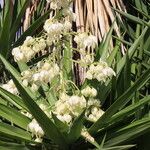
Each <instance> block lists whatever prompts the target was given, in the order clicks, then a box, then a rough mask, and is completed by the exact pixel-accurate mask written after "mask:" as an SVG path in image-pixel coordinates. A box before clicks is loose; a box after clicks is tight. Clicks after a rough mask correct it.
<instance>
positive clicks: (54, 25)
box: [43, 19, 64, 36]
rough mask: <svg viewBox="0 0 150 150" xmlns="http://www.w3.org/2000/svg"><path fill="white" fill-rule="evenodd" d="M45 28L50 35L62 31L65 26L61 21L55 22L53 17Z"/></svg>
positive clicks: (46, 23) (47, 21)
mask: <svg viewBox="0 0 150 150" xmlns="http://www.w3.org/2000/svg"><path fill="white" fill-rule="evenodd" d="M43 28H44V30H45V31H46V32H47V33H48V34H49V35H51V36H55V35H59V34H61V33H62V31H63V28H64V26H63V24H61V23H59V22H53V20H52V19H48V20H46V22H45V24H44V27H43Z"/></svg>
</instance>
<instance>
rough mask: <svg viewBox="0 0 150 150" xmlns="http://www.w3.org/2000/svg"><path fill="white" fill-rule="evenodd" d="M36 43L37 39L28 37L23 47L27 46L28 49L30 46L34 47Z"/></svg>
mask: <svg viewBox="0 0 150 150" xmlns="http://www.w3.org/2000/svg"><path fill="white" fill-rule="evenodd" d="M34 42H35V39H34V38H33V37H31V36H27V37H26V40H25V41H24V43H23V45H25V46H27V47H28V46H30V45H33V44H34Z"/></svg>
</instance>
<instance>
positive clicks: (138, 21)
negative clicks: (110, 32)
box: [112, 8, 150, 27]
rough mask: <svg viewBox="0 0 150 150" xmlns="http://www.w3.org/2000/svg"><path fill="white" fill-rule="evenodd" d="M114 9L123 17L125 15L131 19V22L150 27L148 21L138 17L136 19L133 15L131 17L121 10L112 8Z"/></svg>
mask: <svg viewBox="0 0 150 150" xmlns="http://www.w3.org/2000/svg"><path fill="white" fill-rule="evenodd" d="M112 9H114V10H115V11H116V12H118V13H120V14H121V15H123V16H124V17H126V18H128V19H130V20H131V21H133V22H135V23H138V24H141V25H146V26H148V27H150V25H149V24H148V23H147V22H146V21H144V20H142V19H140V18H138V17H135V16H133V15H130V14H128V13H125V12H123V11H120V10H118V9H115V8H112Z"/></svg>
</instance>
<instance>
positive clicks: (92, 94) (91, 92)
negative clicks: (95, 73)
mask: <svg viewBox="0 0 150 150" xmlns="http://www.w3.org/2000/svg"><path fill="white" fill-rule="evenodd" d="M81 93H82V94H83V95H84V96H85V97H95V96H96V95H97V90H96V89H94V88H91V87H89V86H87V87H86V88H85V89H83V90H81Z"/></svg>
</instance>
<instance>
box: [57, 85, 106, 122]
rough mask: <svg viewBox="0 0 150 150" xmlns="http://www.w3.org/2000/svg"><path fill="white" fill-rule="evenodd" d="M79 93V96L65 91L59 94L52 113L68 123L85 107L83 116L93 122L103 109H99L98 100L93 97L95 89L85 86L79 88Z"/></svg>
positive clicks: (95, 93)
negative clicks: (70, 94) (81, 88)
mask: <svg viewBox="0 0 150 150" xmlns="http://www.w3.org/2000/svg"><path fill="white" fill-rule="evenodd" d="M81 94H82V95H81V96H78V95H72V96H69V95H67V94H66V93H61V94H60V97H59V100H58V101H57V102H56V103H55V109H54V113H55V114H56V116H57V118H58V119H59V120H61V121H62V122H64V123H67V124H70V123H71V122H72V121H73V119H74V118H75V117H77V116H79V115H80V114H81V113H82V112H83V110H84V109H85V108H87V111H86V112H85V116H86V117H87V118H88V119H89V120H90V121H92V122H95V121H97V120H98V119H99V118H100V117H101V115H102V114H103V113H104V111H102V110H101V109H100V101H99V100H97V99H94V98H93V97H95V96H96V95H97V90H96V89H94V88H93V87H92V88H91V87H89V86H87V87H86V88H85V89H83V90H81ZM85 97H86V98H87V99H86V98H85Z"/></svg>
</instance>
